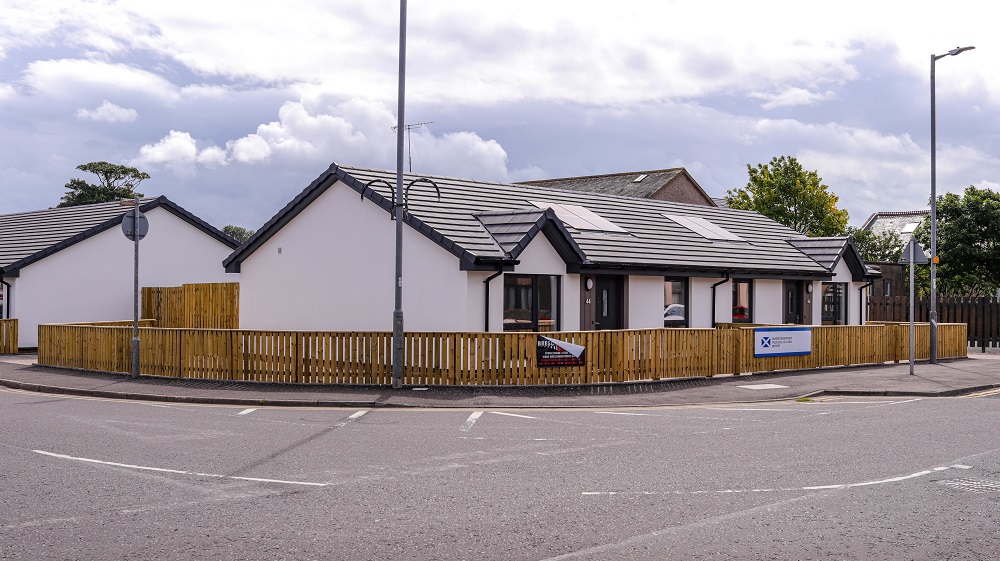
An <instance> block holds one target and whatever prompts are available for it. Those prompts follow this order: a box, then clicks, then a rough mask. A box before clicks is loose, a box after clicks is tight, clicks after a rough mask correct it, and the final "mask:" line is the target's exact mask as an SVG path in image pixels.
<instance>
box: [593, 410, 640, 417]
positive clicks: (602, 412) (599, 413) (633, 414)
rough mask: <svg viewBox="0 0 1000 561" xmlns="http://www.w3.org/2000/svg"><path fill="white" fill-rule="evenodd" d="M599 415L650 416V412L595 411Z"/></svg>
mask: <svg viewBox="0 0 1000 561" xmlns="http://www.w3.org/2000/svg"><path fill="white" fill-rule="evenodd" d="M594 413H597V414H598V415H632V416H635V417H648V416H649V413H619V412H617V411H594Z"/></svg>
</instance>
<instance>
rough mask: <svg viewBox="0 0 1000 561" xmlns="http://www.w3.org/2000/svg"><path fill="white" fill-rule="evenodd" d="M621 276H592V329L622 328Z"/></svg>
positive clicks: (622, 284)
mask: <svg viewBox="0 0 1000 561" xmlns="http://www.w3.org/2000/svg"><path fill="white" fill-rule="evenodd" d="M622 278H623V277H620V276H616V275H597V276H595V277H594V279H595V282H594V292H595V295H594V296H595V298H594V303H595V304H596V305H597V309H596V310H595V313H594V329H623V328H624V321H623V319H624V313H623V309H622V303H623V300H624V298H623V292H624V290H623V286H624V283H623V281H622Z"/></svg>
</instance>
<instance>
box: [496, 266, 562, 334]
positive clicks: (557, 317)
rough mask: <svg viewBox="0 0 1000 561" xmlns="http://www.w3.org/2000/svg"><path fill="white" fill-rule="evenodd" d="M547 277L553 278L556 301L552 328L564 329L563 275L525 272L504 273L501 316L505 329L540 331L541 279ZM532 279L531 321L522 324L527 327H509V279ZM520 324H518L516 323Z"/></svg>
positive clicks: (512, 330)
mask: <svg viewBox="0 0 1000 561" xmlns="http://www.w3.org/2000/svg"><path fill="white" fill-rule="evenodd" d="M543 277H546V278H550V279H552V284H553V288H552V291H553V292H554V294H553V302H554V303H555V309H554V310H552V321H553V324H552V329H551V331H559V330H560V329H562V275H540V274H523V273H504V290H503V301H502V302H501V313H500V318H501V322H502V325H503V331H504V332H508V333H516V332H523V331H529V332H538V326H539V321H540V317H539V316H540V314H541V303H542V302H541V290H539V287H540V283H539V281H540V279H541V278H543ZM525 278H526V279H531V323H530V324H521V325H526V327H518V328H516V329H509V328H508V327H507V325H508V324H507V322H506V321H505V320H506V319H507V318H506V317H505V313H506V312H507V279H512V280H514V279H525ZM514 325H518V324H514Z"/></svg>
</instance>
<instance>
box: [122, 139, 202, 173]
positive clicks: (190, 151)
mask: <svg viewBox="0 0 1000 561" xmlns="http://www.w3.org/2000/svg"><path fill="white" fill-rule="evenodd" d="M197 156H198V144H197V142H196V141H195V139H194V138H193V137H192V136H191V135H190V134H189V133H186V132H179V131H170V133H169V134H167V136H165V137H163V138H161V139H160V140H159V141H158V142H156V143H155V144H146V145H145V146H143V147H142V148H140V149H139V156H138V157H137V158H136V161H137V162H139V163H141V164H143V165H153V166H155V165H163V164H167V165H172V166H180V165H190V164H192V163H194V162H195V160H196V158H197Z"/></svg>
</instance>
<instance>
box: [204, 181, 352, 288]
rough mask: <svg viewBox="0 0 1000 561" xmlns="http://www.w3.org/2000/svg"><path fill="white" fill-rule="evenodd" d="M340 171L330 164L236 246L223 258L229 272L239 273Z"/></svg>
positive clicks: (328, 185) (331, 182)
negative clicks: (243, 264) (243, 265)
mask: <svg viewBox="0 0 1000 561" xmlns="http://www.w3.org/2000/svg"><path fill="white" fill-rule="evenodd" d="M338 171H340V169H339V168H338V167H337V164H330V167H329V168H327V169H326V171H324V172H323V173H321V174H320V175H319V177H317V178H316V179H314V180H313V182H312V183H310V184H309V185H308V186H307V187H306V188H305V189H303V190H302V192H301V193H299V194H298V195H296V196H295V198H294V199H292V200H291V201H290V202H289V203H288V204H287V205H285V206H284V208H282V209H281V210H279V211H278V213H277V214H275V215H274V216H272V217H271V219H270V220H268V221H267V222H266V223H264V225H263V226H261V227H260V228H259V229H258V230H257V231H256V232H254V233H253V235H251V236H250V237H249V238H247V240H246V241H245V242H243V244H242V245H240V246H239V247H237V248H236V250H235V251H233V252H232V253H231V254H229V257H227V258H226V259H225V260H223V262H222V265H223V266H224V267H225V268H226V272H227V273H239V272H240V265H241V264H242V263H243V261H244V260H245V259H246V258H247V257H250V256H251V255H253V253H254V252H255V251H257V250H258V249H260V247H261V246H262V245H264V244H265V243H266V242H267V240H269V239H271V238H272V237H273V236H274V235H275V234H276V233H278V231H279V230H281V229H282V228H283V227H284V226H285V225H286V224H288V223H289V222H291V221H292V219H293V218H295V217H296V216H298V215H299V213H300V212H302V211H303V209H305V208H306V207H307V206H309V204H310V203H312V202H313V201H314V200H316V199H317V198H318V197H319V196H320V195H322V194H323V193H324V192H325V191H326V190H327V189H328V188H329V187H330V185H332V184H333V183H335V182H336V180H337V178H336V172H338Z"/></svg>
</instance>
